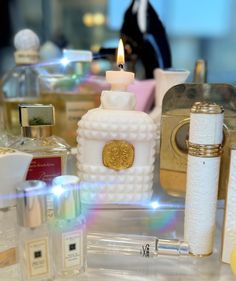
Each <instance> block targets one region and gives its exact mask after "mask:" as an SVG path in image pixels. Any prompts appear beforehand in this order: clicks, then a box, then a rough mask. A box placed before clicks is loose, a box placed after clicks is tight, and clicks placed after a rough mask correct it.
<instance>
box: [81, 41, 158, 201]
mask: <svg viewBox="0 0 236 281" xmlns="http://www.w3.org/2000/svg"><path fill="white" fill-rule="evenodd" d="M122 50H123V51H122ZM117 58H118V61H117V65H118V66H119V67H120V71H107V72H106V79H107V82H108V83H110V84H111V90H110V91H103V92H102V95H101V106H100V107H99V108H96V109H92V110H89V111H88V112H87V113H86V114H85V115H84V116H83V117H82V119H81V120H80V121H79V123H78V131H77V132H78V138H77V140H78V155H77V159H78V175H79V177H80V178H81V184H82V202H83V203H85V204H92V205H94V204H109V203H111V204H113V203H115V204H140V203H145V202H146V201H147V200H150V198H151V196H152V192H153V190H152V185H153V171H154V159H155V144H156V125H155V124H154V122H153V120H152V119H151V117H150V116H149V115H148V114H146V113H144V112H141V111H135V110H134V108H135V102H136V101H135V95H134V94H133V93H130V92H128V91H127V86H128V85H129V84H130V83H132V82H133V80H134V73H132V72H127V71H124V69H123V65H124V48H123V45H122V41H121V40H120V44H119V48H118V55H117Z"/></svg>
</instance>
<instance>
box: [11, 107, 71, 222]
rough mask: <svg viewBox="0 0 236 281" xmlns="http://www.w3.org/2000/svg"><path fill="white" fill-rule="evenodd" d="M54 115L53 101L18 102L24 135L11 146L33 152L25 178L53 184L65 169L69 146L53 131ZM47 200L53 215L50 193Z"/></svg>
mask: <svg viewBox="0 0 236 281" xmlns="http://www.w3.org/2000/svg"><path fill="white" fill-rule="evenodd" d="M54 116H55V112H54V107H53V106H52V105H42V104H33V105H31V104H20V105H19V117H20V124H21V129H22V137H20V138H19V139H18V140H17V141H16V142H15V143H13V144H12V145H11V146H12V147H14V148H16V149H18V150H20V151H24V152H28V153H31V154H32V155H33V159H32V161H31V163H30V166H29V169H28V173H27V175H26V180H42V181H44V182H46V183H48V184H50V183H51V182H52V180H53V178H55V177H57V176H60V175H62V174H65V173H66V169H67V158H68V155H69V153H70V146H69V145H68V144H67V143H66V142H65V141H64V140H63V139H61V138H59V137H56V136H54V135H52V127H53V125H54V124H55V117H54ZM47 204H48V207H47V210H48V214H47V216H48V218H49V219H50V218H51V219H52V218H53V217H54V213H53V205H52V198H51V197H50V195H48V196H47Z"/></svg>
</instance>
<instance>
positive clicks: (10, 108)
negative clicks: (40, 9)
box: [0, 29, 39, 135]
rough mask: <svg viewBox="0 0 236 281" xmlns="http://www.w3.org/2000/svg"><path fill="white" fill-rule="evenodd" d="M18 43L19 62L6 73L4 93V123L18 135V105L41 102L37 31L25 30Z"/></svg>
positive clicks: (19, 36) (20, 34) (16, 60)
mask: <svg viewBox="0 0 236 281" xmlns="http://www.w3.org/2000/svg"><path fill="white" fill-rule="evenodd" d="M14 45H15V48H16V52H15V62H16V65H15V67H14V68H13V69H11V70H10V71H9V72H7V73H6V74H5V75H4V76H3V80H2V84H1V87H0V88H1V91H0V92H1V94H2V98H1V103H2V109H3V110H2V112H3V119H4V121H5V122H4V123H5V124H4V125H5V127H6V129H7V130H8V131H10V132H11V133H13V134H16V135H17V134H19V132H20V126H19V122H18V104H19V103H38V102H39V86H38V85H39V83H38V73H37V70H36V68H35V64H36V63H38V61H39V52H38V49H39V39H38V36H37V35H36V34H35V33H34V32H33V31H31V30H29V29H24V30H21V31H19V32H18V33H17V34H16V35H15V38H14ZM0 119H1V118H0Z"/></svg>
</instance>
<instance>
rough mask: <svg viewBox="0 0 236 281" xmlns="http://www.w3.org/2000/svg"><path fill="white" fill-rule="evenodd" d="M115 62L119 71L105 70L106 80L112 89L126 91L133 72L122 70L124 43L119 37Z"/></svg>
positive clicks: (132, 79) (131, 80)
mask: <svg viewBox="0 0 236 281" xmlns="http://www.w3.org/2000/svg"><path fill="white" fill-rule="evenodd" d="M116 62H117V66H118V67H119V68H120V71H107V72H106V80H107V82H108V83H109V84H111V90H112V91H126V90H127V87H128V85H129V84H130V83H132V82H133V81H134V73H133V72H128V71H124V64H125V55H124V45H123V42H122V40H121V39H120V41H119V46H118V52H117V60H116Z"/></svg>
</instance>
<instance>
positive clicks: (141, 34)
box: [120, 0, 172, 78]
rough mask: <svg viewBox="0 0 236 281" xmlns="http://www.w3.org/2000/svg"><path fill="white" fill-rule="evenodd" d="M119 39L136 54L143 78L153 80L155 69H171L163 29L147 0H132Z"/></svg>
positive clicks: (168, 48)
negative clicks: (142, 68) (141, 67)
mask: <svg viewBox="0 0 236 281" xmlns="http://www.w3.org/2000/svg"><path fill="white" fill-rule="evenodd" d="M120 33H121V37H122V39H123V41H124V43H125V44H127V45H129V46H130V47H131V49H132V53H135V54H137V57H138V58H139V59H140V60H141V62H142V64H143V67H144V69H145V78H153V70H154V69H155V68H170V67H171V64H172V62H171V50H170V46H169V42H168V38H167V35H166V31H165V28H164V26H163V24H162V22H161V20H160V19H159V17H158V15H157V13H156V11H155V10H154V8H153V7H152V5H151V4H150V3H149V1H148V0H133V1H132V3H131V5H130V6H129V7H128V9H127V11H126V13H125V16H124V21H123V24H122V27H121V31H120Z"/></svg>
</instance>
